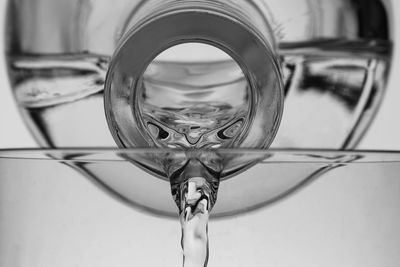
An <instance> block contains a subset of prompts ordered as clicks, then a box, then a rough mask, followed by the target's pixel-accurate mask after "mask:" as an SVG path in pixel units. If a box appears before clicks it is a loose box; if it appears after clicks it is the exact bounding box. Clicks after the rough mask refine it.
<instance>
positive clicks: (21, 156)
mask: <svg viewBox="0 0 400 267" xmlns="http://www.w3.org/2000/svg"><path fill="white" fill-rule="evenodd" d="M193 151H198V152H199V153H201V152H213V153H217V154H220V155H244V154H247V155H253V156H257V158H263V160H261V162H260V163H390V162H400V150H336V149H229V148H227V149H216V150H202V149H198V150H195V149H190V150H183V149H182V150H180V149H160V148H57V149H53V148H6V149H0V160H7V159H14V160H47V161H62V162H115V161H126V155H129V154H131V155H138V154H165V153H176V154H178V155H179V154H180V155H184V154H185V153H187V152H191V153H192V152H193Z"/></svg>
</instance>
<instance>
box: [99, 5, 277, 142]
mask: <svg viewBox="0 0 400 267" xmlns="http://www.w3.org/2000/svg"><path fill="white" fill-rule="evenodd" d="M183 43H203V44H208V45H211V46H214V47H217V48H219V49H220V50H222V51H223V52H225V53H226V54H228V55H229V56H230V57H231V58H232V59H233V60H234V61H235V62H236V63H237V64H238V65H239V67H240V69H241V70H242V72H243V75H244V77H245V79H246V80H247V83H248V88H247V89H246V90H249V96H250V101H249V111H248V112H247V116H246V117H245V118H243V121H244V122H245V123H244V124H245V126H240V127H242V128H243V130H242V131H240V133H236V134H235V137H234V138H232V140H231V141H230V142H227V143H224V144H223V145H216V146H215V148H221V147H243V148H267V147H269V145H270V144H271V142H272V141H273V139H274V137H275V134H276V132H277V130H278V127H279V123H280V119H281V116H282V111H283V88H282V87H283V86H282V84H283V83H282V76H281V73H280V70H279V66H278V62H277V58H276V56H275V55H274V53H273V51H272V49H271V47H270V45H269V44H268V42H267V41H265V40H263V38H262V37H261V35H260V34H258V32H257V31H256V30H253V29H252V28H251V27H250V26H248V25H247V24H246V23H244V22H242V21H240V20H238V19H237V18H233V17H229V16H228V15H226V14H221V13H218V12H214V11H201V10H190V9H188V10H179V11H174V12H170V13H164V14H162V15H160V16H156V17H153V18H151V19H149V20H148V21H145V22H143V23H141V24H139V25H138V26H137V27H135V28H133V29H132V30H131V31H130V32H129V33H128V34H127V35H126V37H125V38H124V40H123V41H122V42H121V45H120V46H119V47H118V49H117V50H116V52H115V54H114V56H113V58H112V61H111V64H110V67H109V70H108V74H107V78H106V85H105V101H104V102H105V111H106V117H107V122H108V125H109V129H110V131H111V133H112V135H113V137H114V140H115V141H116V143H117V144H118V145H119V146H120V147H128V148H129V147H165V146H163V145H160V144H159V143H157V142H155V141H154V138H152V136H151V134H150V135H149V132H151V130H150V131H149V128H148V127H147V125H146V121H144V120H143V116H142V115H143V113H144V112H137V109H138V107H140V99H143V98H141V97H142V95H143V86H142V85H143V75H144V74H145V71H146V69H147V68H148V66H149V64H150V63H151V62H152V61H153V60H154V59H155V58H156V56H157V55H159V54H160V53H161V52H163V51H165V50H166V49H168V48H170V47H172V46H176V45H178V44H183ZM139 109H140V108H139ZM159 131H160V130H159V129H157V130H156V132H157V133H159ZM188 143H193V142H190V140H189V142H188ZM183 146H184V147H186V148H193V146H190V145H183ZM166 147H171V146H166ZM172 147H173V146H172ZM196 148H199V147H198V146H196Z"/></svg>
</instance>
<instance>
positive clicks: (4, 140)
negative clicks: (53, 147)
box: [0, 0, 400, 150]
mask: <svg viewBox="0 0 400 267" xmlns="http://www.w3.org/2000/svg"><path fill="white" fill-rule="evenodd" d="M66 1H68V0H66ZM5 5H6V0H0V34H1V36H2V37H3V38H1V41H0V50H1V51H4V36H5V32H4V27H5V25H4V17H5V12H6V9H5ZM392 6H393V9H394V10H393V14H394V17H393V18H392V19H393V28H392V29H391V30H392V33H393V40H394V42H395V43H396V44H397V46H395V47H394V60H393V65H392V69H391V74H390V79H389V83H388V86H387V91H386V97H385V99H384V101H383V103H382V106H381V108H380V110H379V112H378V114H377V116H376V118H375V121H374V123H373V124H372V125H371V127H370V129H369V131H368V132H367V134H366V135H365V137H364V139H363V140H362V142H361V143H360V145H359V146H358V148H359V149H384V150H400V125H399V120H398V116H400V89H399V88H398V87H400V75H399V74H397V72H398V71H400V54H399V53H398V50H399V49H398V48H400V47H399V46H400V35H399V34H396V33H397V32H398V30H399V29H400V1H396V0H393V1H392ZM396 15H398V16H396ZM0 125H1V126H0V148H22V147H37V144H36V142H35V141H34V139H33V138H32V136H31V134H30V133H29V131H28V129H27V127H26V126H25V125H24V122H23V121H22V118H21V116H20V114H19V111H18V109H17V106H16V104H15V102H14V99H13V95H12V92H11V88H10V85H9V81H8V77H7V71H6V68H5V61H4V53H3V52H2V53H0Z"/></svg>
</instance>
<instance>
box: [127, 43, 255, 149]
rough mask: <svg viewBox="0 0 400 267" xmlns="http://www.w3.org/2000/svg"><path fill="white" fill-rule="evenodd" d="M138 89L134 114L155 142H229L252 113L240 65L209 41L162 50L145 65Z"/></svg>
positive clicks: (159, 144)
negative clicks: (208, 42) (209, 43)
mask: <svg viewBox="0 0 400 267" xmlns="http://www.w3.org/2000/svg"><path fill="white" fill-rule="evenodd" d="M172 59H174V60H173V61H168V60H172ZM177 60H179V61H177ZM140 90H141V92H140V93H139V95H138V100H137V103H136V105H134V113H135V114H138V115H139V116H138V120H140V121H141V126H142V127H143V129H142V131H143V132H147V133H148V135H147V136H148V137H149V138H150V139H151V140H149V142H151V143H153V144H155V145H156V146H157V147H169V148H220V147H229V146H230V145H231V143H233V142H234V141H235V140H236V139H237V138H239V137H240V136H241V135H242V134H243V132H244V130H245V128H246V125H247V126H248V123H247V122H248V121H249V118H250V117H251V113H252V112H251V111H252V102H253V99H252V98H253V95H252V91H251V87H250V84H249V82H248V80H247V78H246V76H245V74H244V73H243V71H242V69H241V68H240V66H239V65H238V64H237V63H236V61H235V60H233V59H232V58H231V57H230V56H229V55H228V54H227V53H225V52H224V51H223V50H221V49H219V48H217V47H215V46H212V45H208V44H202V43H184V44H179V45H175V46H172V47H170V48H168V49H166V50H164V51H163V52H161V53H160V54H159V55H158V56H157V57H156V58H155V59H154V60H153V61H152V63H151V64H149V66H148V67H147V68H146V70H145V72H144V74H143V79H142V85H141V87H140Z"/></svg>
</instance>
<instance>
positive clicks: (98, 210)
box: [0, 149, 400, 267]
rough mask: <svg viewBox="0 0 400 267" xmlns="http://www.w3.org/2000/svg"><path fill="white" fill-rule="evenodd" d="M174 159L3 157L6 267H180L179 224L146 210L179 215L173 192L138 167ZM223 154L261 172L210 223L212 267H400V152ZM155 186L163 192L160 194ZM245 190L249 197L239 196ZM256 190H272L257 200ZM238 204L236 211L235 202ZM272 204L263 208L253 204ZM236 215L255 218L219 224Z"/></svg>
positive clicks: (91, 153) (243, 177)
mask: <svg viewBox="0 0 400 267" xmlns="http://www.w3.org/2000/svg"><path fill="white" fill-rule="evenodd" d="M165 152H166V151H162V150H151V149H148V150H112V149H108V150H100V149H98V150H72V149H69V150H9V151H4V150H3V151H1V152H0V236H1V238H0V265H1V266H5V267H8V266H20V267H25V266H29V267H34V266H38V267H39V266H40V267H43V266H59V267H64V266H65V267H67V266H68V267H70V266H84V267H86V266H179V265H180V264H181V262H182V259H181V252H180V251H181V250H180V246H179V238H180V234H181V233H180V231H181V230H180V227H179V223H178V219H177V217H178V215H176V216H174V215H173V214H172V213H171V214H159V213H158V214H157V213H154V212H153V211H151V210H148V209H146V208H145V206H146V203H144V202H142V203H141V201H142V199H141V197H142V196H147V197H148V196H151V198H150V200H151V199H152V200H153V201H154V202H155V203H156V204H157V205H164V206H167V207H169V206H170V207H174V208H175V210H176V212H178V210H177V207H176V206H175V203H174V201H173V199H172V196H171V195H170V185H169V182H168V181H165V180H163V179H161V178H155V177H154V176H151V175H149V174H148V173H147V172H145V171H143V167H142V166H138V165H135V164H134V163H133V162H132V158H136V157H143V155H146V154H147V155H157V154H159V153H162V154H163V155H165ZM220 153H221V155H223V156H224V157H228V158H234V157H236V156H237V155H241V157H242V158H243V157H244V158H248V159H250V158H251V159H253V160H254V159H255V158H258V163H257V164H256V165H254V166H253V167H251V168H249V169H248V170H245V171H243V172H241V173H239V174H237V175H236V176H235V177H234V178H232V179H229V178H227V179H225V180H222V181H221V184H220V192H219V195H218V201H217V204H216V206H215V213H214V218H211V221H210V223H209V236H210V258H209V266H324V267H329V266H332V267H337V266H349V267H354V266H365V267H377V266H385V267H397V265H398V263H399V261H400V228H399V227H398V225H399V223H400V179H399V176H398V173H399V172H400V153H399V152H366V151H358V152H352V151H349V152H338V151H303V152H298V151H276V150H272V151H260V150H259V151H257V150H252V151H250V150H249V151H245V150H225V151H221V152H220ZM182 159H183V156H182ZM82 170H83V171H82ZM107 170H113V172H108V171H107ZM115 170H118V172H115ZM125 175H128V176H129V177H130V178H131V181H130V182H129V181H126V180H125V177H124V176H125ZM148 180H154V181H150V182H149V183H150V185H151V186H150V187H149V184H147V183H146V182H147V181H148ZM156 181H157V182H156ZM236 182H240V183H241V185H242V192H231V191H230V186H231V185H230V183H236ZM109 184H119V185H120V187H114V188H113V189H114V190H112V188H110V187H108V186H107V185H109ZM247 187H251V188H252V189H254V188H256V187H262V190H260V192H255V193H254V194H252V193H251V192H250V191H247ZM125 188H129V189H132V190H134V192H135V193H134V195H135V197H137V199H136V201H137V203H136V204H135V203H132V202H131V201H129V200H127V198H123V197H121V196H123V195H124V190H125ZM118 191H119V192H118ZM125 192H126V191H125ZM252 192H253V191H252ZM277 192H278V193H279V192H281V193H282V192H284V194H281V193H279V194H277ZM130 193H132V192H130ZM160 194H161V195H160ZM163 194H165V195H163ZM230 194H234V201H231V200H229V201H228V202H226V200H228V199H230V198H231V196H230ZM164 197H165V199H163V198H164ZM260 197H261V198H265V200H266V202H265V203H263V204H262V205H259V206H257V207H253V208H248V207H246V205H245V204H243V203H248V201H249V199H252V198H260ZM160 199H162V201H160V202H158V201H159V200H160ZM139 203H141V204H142V205H137V204H139ZM151 205H152V206H153V207H154V206H157V205H154V203H153V204H151ZM218 205H220V206H218ZM224 205H232V206H240V205H244V206H243V207H242V208H244V209H245V211H247V213H245V214H242V215H241V216H237V215H236V216H227V215H229V214H222V213H220V214H219V215H225V217H221V216H219V217H218V212H219V211H221V210H222V209H224V207H223V206H224ZM171 211H172V210H171ZM155 215H156V216H155ZM230 215H232V214H230ZM171 216H172V217H171ZM174 217H176V219H174Z"/></svg>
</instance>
